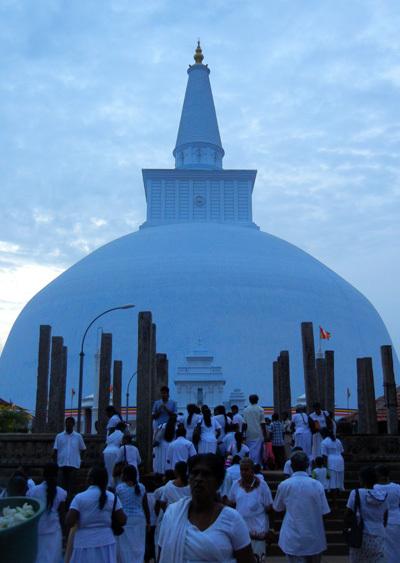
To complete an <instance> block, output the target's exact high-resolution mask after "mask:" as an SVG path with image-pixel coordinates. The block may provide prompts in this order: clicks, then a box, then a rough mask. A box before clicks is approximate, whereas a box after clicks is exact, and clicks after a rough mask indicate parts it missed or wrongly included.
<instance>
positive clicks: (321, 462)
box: [314, 455, 324, 467]
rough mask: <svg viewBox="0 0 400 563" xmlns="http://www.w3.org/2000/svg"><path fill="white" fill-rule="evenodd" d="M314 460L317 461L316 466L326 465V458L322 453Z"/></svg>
mask: <svg viewBox="0 0 400 563" xmlns="http://www.w3.org/2000/svg"><path fill="white" fill-rule="evenodd" d="M314 461H315V465H316V467H322V466H323V465H324V459H323V457H322V456H320V455H318V456H317V457H316V458H315V460H314Z"/></svg>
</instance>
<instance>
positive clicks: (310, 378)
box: [301, 322, 318, 412]
mask: <svg viewBox="0 0 400 563" xmlns="http://www.w3.org/2000/svg"><path fill="white" fill-rule="evenodd" d="M301 340H302V344H303V367H304V388H305V392H306V403H307V410H308V412H312V410H313V404H314V403H316V402H317V401H318V388H317V374H316V370H315V348H314V331H313V324H312V323H310V322H304V323H301Z"/></svg>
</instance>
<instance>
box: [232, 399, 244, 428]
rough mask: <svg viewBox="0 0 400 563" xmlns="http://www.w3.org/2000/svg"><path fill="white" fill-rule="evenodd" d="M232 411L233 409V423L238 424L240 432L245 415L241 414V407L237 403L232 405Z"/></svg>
mask: <svg viewBox="0 0 400 563" xmlns="http://www.w3.org/2000/svg"><path fill="white" fill-rule="evenodd" d="M231 411H232V422H233V424H237V427H238V428H237V429H238V431H239V432H241V431H242V428H243V422H244V421H243V416H242V415H241V414H239V407H238V406H237V405H232V406H231Z"/></svg>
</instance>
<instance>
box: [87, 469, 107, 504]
mask: <svg viewBox="0 0 400 563" xmlns="http://www.w3.org/2000/svg"><path fill="white" fill-rule="evenodd" d="M89 483H90V484H91V485H95V486H96V487H99V489H100V491H101V492H100V496H99V508H100V510H103V508H104V506H105V504H106V502H107V483H108V475H107V471H106V469H105V467H103V466H102V465H94V466H93V467H92V469H91V470H90V472H89Z"/></svg>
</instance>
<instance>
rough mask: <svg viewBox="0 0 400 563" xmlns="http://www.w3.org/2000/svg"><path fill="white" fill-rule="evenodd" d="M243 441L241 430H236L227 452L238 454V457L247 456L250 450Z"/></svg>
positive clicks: (233, 454)
mask: <svg viewBox="0 0 400 563" xmlns="http://www.w3.org/2000/svg"><path fill="white" fill-rule="evenodd" d="M243 442H244V438H243V434H242V433H241V432H236V433H235V441H234V442H233V444H232V445H231V447H230V449H229V452H228V453H229V455H232V456H235V455H238V456H239V457H240V459H243V458H244V457H249V454H250V450H249V448H248V447H247V446H246V444H244V443H243Z"/></svg>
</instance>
